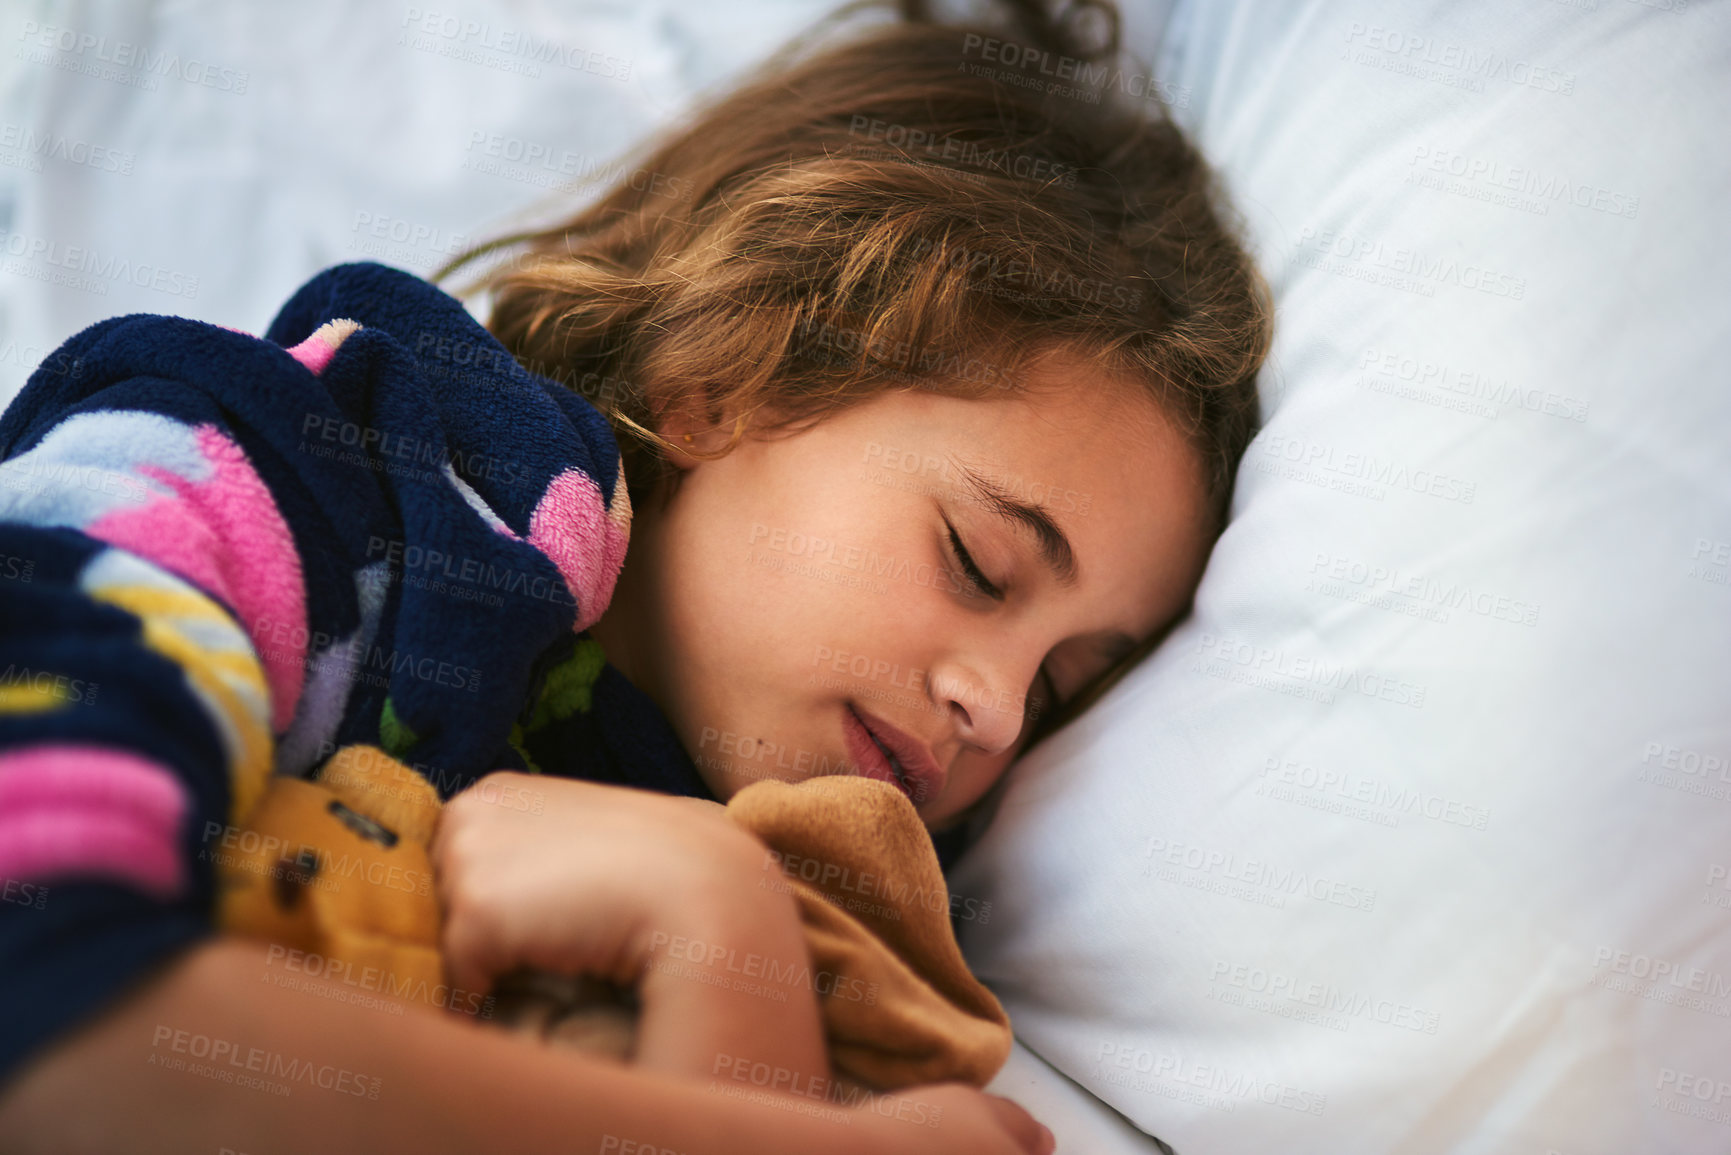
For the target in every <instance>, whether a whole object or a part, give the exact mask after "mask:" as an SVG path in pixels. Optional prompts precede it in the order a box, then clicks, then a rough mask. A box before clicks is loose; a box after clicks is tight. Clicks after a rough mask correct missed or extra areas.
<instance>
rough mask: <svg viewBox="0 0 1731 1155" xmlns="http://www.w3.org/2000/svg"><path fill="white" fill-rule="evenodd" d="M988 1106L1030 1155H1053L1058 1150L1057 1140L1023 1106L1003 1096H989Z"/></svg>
mask: <svg viewBox="0 0 1731 1155" xmlns="http://www.w3.org/2000/svg"><path fill="white" fill-rule="evenodd" d="M986 1105H987V1106H988V1107H990V1108H991V1109H992V1114H994V1115H996V1116H997V1117H998V1122H999V1123H1000V1124H1001V1125H1002V1126H1003V1128H1004V1130H1006V1131H1008V1132H1009V1133H1010V1137H1011V1138H1013V1139H1015V1141H1016V1143H1017V1144H1018V1145H1019V1146H1020V1147H1021V1148H1022V1150H1023V1151H1026V1152H1027V1153H1028V1155H1052V1153H1053V1152H1054V1151H1056V1150H1057V1149H1058V1140H1057V1138H1056V1137H1055V1136H1054V1135H1053V1134H1052V1132H1050V1131H1049V1130H1047V1129H1046V1128H1045V1126H1044V1125H1042V1124H1041V1123H1040V1121H1039V1120H1037V1119H1035V1118H1034V1117H1033V1116H1032V1115H1030V1114H1028V1112H1027V1111H1025V1110H1023V1109H1022V1106H1021V1104H1019V1103H1016V1102H1014V1101H1013V1100H1010V1099H1006V1098H1004V1097H1003V1096H1002V1095H987V1096H986Z"/></svg>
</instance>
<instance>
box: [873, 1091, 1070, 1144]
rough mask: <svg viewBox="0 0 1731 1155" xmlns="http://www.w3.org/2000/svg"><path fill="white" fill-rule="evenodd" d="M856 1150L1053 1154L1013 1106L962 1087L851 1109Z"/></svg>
mask: <svg viewBox="0 0 1731 1155" xmlns="http://www.w3.org/2000/svg"><path fill="white" fill-rule="evenodd" d="M856 1110H857V1111H858V1113H859V1115H860V1119H859V1122H860V1123H863V1124H864V1130H865V1132H866V1134H867V1135H868V1138H867V1140H866V1143H865V1145H864V1146H863V1148H862V1150H865V1151H873V1152H875V1151H880V1150H881V1151H882V1152H883V1153H884V1155H891V1153H893V1155H916V1153H918V1155H924V1153H927V1152H929V1153H931V1155H1053V1152H1054V1151H1055V1150H1056V1149H1057V1140H1056V1139H1055V1138H1054V1137H1053V1135H1052V1132H1051V1131H1049V1130H1047V1129H1046V1127H1045V1126H1044V1125H1043V1124H1041V1123H1040V1122H1039V1121H1038V1120H1037V1119H1035V1118H1034V1117H1033V1116H1032V1115H1030V1114H1028V1112H1027V1111H1025V1110H1024V1109H1023V1108H1022V1107H1021V1106H1020V1105H1019V1104H1018V1103H1016V1102H1015V1101H1013V1100H1010V1099H1006V1098H1004V1097H1003V1096H1002V1095H993V1094H989V1093H987V1092H985V1091H978V1090H975V1089H974V1088H973V1087H970V1086H968V1085H967V1084H966V1083H935V1084H930V1085H927V1086H923V1087H908V1088H905V1089H904V1090H900V1091H893V1092H891V1093H889V1094H887V1095H884V1096H882V1097H881V1098H879V1099H878V1101H877V1102H876V1104H875V1105H872V1106H865V1107H859V1108H857V1109H856Z"/></svg>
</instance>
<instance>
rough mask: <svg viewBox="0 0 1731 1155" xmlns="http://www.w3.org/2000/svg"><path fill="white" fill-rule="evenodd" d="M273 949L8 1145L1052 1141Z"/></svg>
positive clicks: (89, 1048)
mask: <svg viewBox="0 0 1731 1155" xmlns="http://www.w3.org/2000/svg"><path fill="white" fill-rule="evenodd" d="M265 949H266V948H264V947H263V946H260V945H256V944H250V943H245V942H240V941H235V940H215V941H211V942H208V943H205V944H203V945H201V946H198V947H195V948H193V949H191V950H189V951H187V952H185V953H184V954H182V955H180V956H178V957H177V958H176V959H175V961H174V962H172V963H171V964H170V965H169V966H168V967H167V968H166V969H165V970H164V971H163V972H162V973H160V974H159V975H157V976H156V977H155V978H153V979H152V980H151V981H150V982H148V983H147V984H146V985H145V986H144V987H143V988H141V989H140V990H138V991H137V992H135V993H134V994H133V995H132V996H131V997H129V998H127V999H126V1000H125V1001H123V1002H122V1003H120V1004H118V1005H117V1006H115V1007H113V1008H111V1009H110V1010H109V1011H107V1012H106V1013H104V1014H103V1015H101V1016H100V1017H98V1018H97V1019H96V1020H95V1021H94V1022H92V1023H91V1024H89V1025H88V1026H86V1027H85V1028H84V1029H83V1030H80V1031H79V1032H77V1033H75V1034H74V1035H72V1036H70V1037H68V1038H65V1039H62V1040H60V1041H59V1042H58V1043H57V1044H56V1045H55V1046H53V1047H52V1048H50V1049H49V1050H48V1051H47V1052H46V1053H44V1054H42V1055H40V1056H38V1058H37V1059H36V1060H35V1061H34V1062H33V1063H32V1064H30V1065H29V1066H27V1067H26V1068H25V1069H24V1070H23V1071H22V1072H21V1074H20V1077H19V1078H18V1079H17V1080H16V1081H15V1082H14V1083H13V1084H12V1085H11V1086H10V1087H9V1088H6V1089H5V1090H4V1092H3V1093H0V1135H3V1136H5V1140H4V1144H3V1145H4V1148H5V1150H7V1151H8V1152H20V1153H33V1152H53V1153H55V1155H69V1153H77V1152H97V1153H102V1155H107V1153H109V1152H113V1151H122V1150H124V1151H134V1152H155V1151H174V1152H185V1151H193V1150H204V1151H219V1150H221V1149H223V1148H230V1149H233V1150H237V1151H253V1152H284V1153H293V1152H306V1151H319V1152H331V1153H333V1155H341V1153H344V1152H354V1153H356V1155H363V1153H364V1155H375V1153H377V1152H389V1151H413V1152H415V1153H416V1155H436V1153H438V1152H479V1151H501V1150H508V1151H513V1152H525V1153H533V1152H539V1151H546V1152H554V1151H558V1152H569V1151H593V1152H609V1151H628V1150H636V1149H638V1148H637V1147H634V1146H626V1144H627V1143H631V1144H639V1145H642V1144H648V1147H647V1149H648V1150H656V1149H658V1148H659V1149H669V1150H673V1151H678V1152H681V1153H684V1155H778V1153H784V1152H785V1153H793V1152H813V1153H816V1152H822V1153H825V1155H829V1153H834V1155H853V1153H858V1155H867V1153H877V1155H890V1153H892V1152H893V1153H898V1155H899V1153H902V1152H908V1153H913V1155H920V1153H927V1152H929V1153H931V1155H938V1153H940V1152H943V1153H947V1155H1024V1153H1026V1152H1037V1151H1043V1150H1049V1147H1045V1146H1043V1138H1042V1137H1041V1136H1040V1128H1039V1127H1038V1125H1037V1124H1035V1123H1034V1122H1033V1120H1032V1119H1031V1118H1030V1117H1029V1116H1028V1115H1027V1114H1026V1112H1023V1111H1022V1110H1021V1109H1020V1108H1017V1107H1015V1106H1014V1105H1013V1104H1010V1103H1009V1102H1008V1101H1007V1100H1001V1099H997V1098H995V1097H992V1096H987V1095H984V1094H981V1093H980V1092H977V1091H974V1090H973V1089H972V1088H968V1087H963V1086H959V1085H946V1086H941V1087H930V1088H917V1089H915V1090H912V1091H909V1092H908V1093H907V1094H908V1096H909V1097H911V1098H915V1099H918V1100H920V1101H923V1102H924V1103H926V1104H927V1105H928V1106H931V1107H941V1108H942V1116H941V1120H940V1123H939V1125H938V1126H937V1127H935V1128H934V1127H929V1126H924V1125H919V1124H915V1123H912V1122H909V1121H906V1120H905V1119H897V1118H895V1117H894V1114H893V1113H884V1114H879V1113H876V1112H873V1111H870V1110H854V1111H850V1112H846V1113H845V1116H846V1119H847V1122H845V1123H844V1122H840V1121H838V1120H837V1119H835V1118H833V1117H832V1118H820V1117H816V1116H814V1115H813V1114H810V1113H807V1112H805V1111H802V1110H800V1109H799V1108H801V1107H810V1106H811V1104H810V1103H809V1102H807V1101H802V1100H797V1099H792V1098H784V1097H780V1096H764V1097H761V1098H770V1099H773V1100H775V1101H774V1102H773V1103H770V1102H764V1101H758V1102H748V1101H745V1100H743V1099H736V1098H729V1097H726V1096H724V1095H720V1094H714V1093H711V1092H710V1091H709V1090H708V1089H707V1088H706V1085H705V1083H703V1082H701V1081H698V1080H689V1079H677V1078H674V1077H670V1076H666V1075H661V1074H658V1073H654V1072H650V1071H646V1070H643V1069H641V1068H626V1067H619V1066H616V1065H613V1064H609V1063H606V1062H598V1061H591V1060H587V1059H585V1058H584V1057H583V1056H581V1055H576V1054H572V1053H570V1052H563V1051H556V1050H549V1049H547V1048H544V1047H539V1046H534V1045H530V1044H527V1043H525V1042H523V1041H521V1040H519V1039H517V1038H516V1037H514V1036H512V1035H509V1034H507V1033H505V1032H501V1031H494V1030H489V1029H487V1028H484V1027H480V1026H476V1025H473V1024H470V1023H467V1022H464V1021H461V1020H458V1019H456V1018H454V1017H450V1016H442V1015H433V1014H424V1013H409V1014H404V1015H402V1016H400V1017H398V1016H392V1015H386V1014H379V1013H377V1012H374V1011H371V1010H358V1009H355V1008H352V1007H345V1006H342V1005H339V1004H336V1003H333V1002H329V1001H327V1000H325V999H322V998H316V997H312V996H311V995H309V994H307V993H304V992H298V991H292V990H288V989H284V988H279V987H277V986H275V985H273V984H271V983H269V982H266V981H263V979H264V977H265V976H266V975H267V973H268V972H267V971H266V967H265ZM218 1048H220V1054H219V1053H218ZM255 1048H256V1051H255ZM195 1056H200V1057H195ZM257 1056H262V1057H257ZM177 1062H183V1063H184V1065H183V1066H179V1067H177V1066H175V1064H176V1063H177ZM230 1073H232V1075H233V1077H234V1079H235V1081H233V1082H230V1081H229V1074H230ZM248 1079H258V1080H262V1081H263V1084H264V1085H263V1086H255V1085H248V1084H247V1083H246V1082H245V1080H248ZM357 1079H358V1081H357ZM374 1080H376V1083H375V1082H374ZM270 1084H280V1085H285V1086H287V1087H288V1088H289V1093H288V1094H286V1095H285V1094H282V1092H281V1091H280V1089H274V1088H273V1087H272V1086H270ZM375 1085H376V1086H377V1088H378V1097H377V1098H376V1099H375V1098H372V1097H371V1096H372V1090H371V1089H372V1087H374V1086H375ZM356 1087H360V1088H362V1090H361V1093H358V1094H357V1093H355V1088H356ZM751 1090H753V1091H757V1090H758V1088H751ZM927 1114H928V1115H929V1112H927Z"/></svg>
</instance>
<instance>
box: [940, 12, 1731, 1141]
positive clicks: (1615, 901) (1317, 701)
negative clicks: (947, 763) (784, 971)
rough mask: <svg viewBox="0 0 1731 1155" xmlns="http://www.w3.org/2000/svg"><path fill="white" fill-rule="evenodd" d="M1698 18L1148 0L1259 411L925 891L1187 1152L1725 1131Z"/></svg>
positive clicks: (1720, 777)
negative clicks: (1135, 609)
mask: <svg viewBox="0 0 1731 1155" xmlns="http://www.w3.org/2000/svg"><path fill="white" fill-rule="evenodd" d="M1728 45H1731V8H1728V7H1727V6H1726V5H1725V4H1706V3H1702V2H1701V0H1642V2H1639V3H1637V2H1634V0H1576V2H1575V3H1568V4H1565V3H1552V4H1540V3H1530V4H1524V5H1520V6H1513V5H1503V4H1459V5H1456V4H1451V5H1446V6H1444V5H1433V4H1425V3H1418V2H1416V0H1400V2H1395V3H1375V4H1373V3H1369V2H1353V3H1339V2H1331V3H1326V4H1325V3H1292V2H1287V0H1278V2H1274V0H1269V2H1264V3H1255V2H1250V0H1241V2H1237V3H1231V2H1220V0H1209V2H1208V3H1180V4H1179V5H1178V7H1177V9H1176V11H1175V12H1174V14H1173V17H1172V21H1171V23H1170V24H1169V26H1168V27H1167V30H1166V35H1165V38H1164V41H1163V42H1162V44H1161V45H1160V46H1159V53H1158V59H1159V61H1160V64H1161V72H1162V74H1163V76H1164V78H1165V80H1166V81H1167V82H1168V84H1170V85H1173V86H1176V87H1177V88H1179V89H1181V90H1185V91H1187V92H1188V94H1189V99H1188V102H1187V103H1186V104H1185V105H1184V106H1183V107H1181V108H1180V109H1179V110H1178V116H1179V119H1180V120H1181V121H1182V122H1183V123H1184V124H1185V125H1186V127H1187V128H1189V129H1190V130H1191V131H1192V132H1193V133H1194V134H1195V137H1196V139H1197V140H1198V142H1199V143H1200V145H1201V146H1202V148H1203V150H1204V151H1205V152H1206V153H1207V154H1208V155H1209V156H1210V157H1211V159H1212V160H1213V161H1214V162H1216V164H1217V165H1218V167H1219V168H1220V169H1221V171H1222V172H1223V174H1224V176H1225V178H1226V180H1227V182H1228V185H1229V187H1230V191H1231V193H1232V194H1233V196H1234V198H1235V200H1236V202H1237V204H1238V205H1239V206H1241V208H1242V210H1243V211H1244V213H1245V215H1246V217H1247V218H1248V222H1249V226H1250V231H1251V233H1252V237H1253V242H1254V245H1255V247H1256V249H1257V250H1258V256H1259V261H1260V262H1261V264H1262V266H1263V268H1264V269H1265V270H1266V271H1267V273H1268V275H1269V277H1270V280H1271V283H1272V285H1273V288H1274V292H1275V296H1276V299H1277V302H1278V308H1279V319H1278V335H1277V341H1276V346H1275V350H1274V354H1273V357H1272V360H1271V362H1270V365H1269V368H1268V371H1267V372H1266V374H1265V375H1264V378H1263V385H1264V413H1265V415H1266V426H1265V428H1264V430H1263V432H1262V434H1261V435H1260V436H1259V437H1258V438H1257V440H1256V442H1255V443H1254V444H1253V445H1252V446H1251V449H1250V452H1249V454H1248V455H1247V457H1246V460H1245V463H1244V465H1243V467H1242V469H1241V470H1240V472H1239V487H1238V490H1237V495H1236V500H1235V503H1234V514H1233V520H1232V523H1231V526H1230V528H1229V529H1228V530H1227V532H1226V534H1225V536H1224V537H1223V539H1222V540H1221V542H1220V544H1219V547H1218V549H1217V550H1216V552H1215V554H1214V556H1213V559H1212V561H1211V563H1210V565H1209V568H1208V571H1207V575H1206V577H1205V579H1204V581H1203V583H1202V587H1201V590H1200V593H1199V595H1198V598H1197V605H1196V613H1195V615H1194V617H1193V618H1192V619H1191V620H1189V621H1188V622H1187V623H1186V624H1185V625H1184V626H1182V627H1181V628H1180V630H1179V631H1178V632H1177V633H1175V635H1174V636H1173V637H1172V638H1171V639H1170V640H1169V641H1168V642H1167V644H1166V645H1165V646H1164V647H1163V648H1162V649H1161V650H1160V651H1159V652H1158V653H1157V654H1156V655H1154V657H1153V658H1152V659H1151V660H1150V661H1149V662H1148V663H1146V664H1145V665H1144V666H1143V667H1142V668H1140V669H1139V670H1138V671H1137V672H1136V673H1135V674H1134V675H1133V676H1131V677H1130V678H1128V679H1127V680H1126V681H1125V682H1124V683H1122V684H1121V685H1120V686H1119V687H1117V688H1116V689H1115V690H1114V691H1113V692H1112V693H1110V694H1109V695H1108V696H1107V697H1106V698H1105V699H1104V700H1103V701H1102V702H1101V703H1100V704H1099V705H1098V707H1097V708H1096V709H1095V711H1094V712H1093V713H1092V714H1090V715H1087V716H1085V717H1084V718H1083V719H1082V720H1080V721H1079V722H1078V723H1077V724H1076V725H1074V726H1072V727H1071V728H1070V729H1068V730H1067V731H1065V732H1061V733H1060V734H1058V735H1056V736H1055V737H1054V738H1053V739H1052V740H1051V741H1050V742H1049V743H1048V744H1047V745H1045V746H1044V747H1042V748H1039V749H1037V750H1036V751H1035V752H1034V753H1033V754H1032V755H1031V756H1030V757H1029V758H1028V759H1027V760H1026V761H1025V762H1024V763H1023V764H1022V765H1021V766H1019V767H1018V768H1017V770H1016V771H1015V772H1014V777H1013V782H1012V785H1011V787H1010V789H1009V790H1008V791H1007V793H1006V795H1005V798H1004V801H1003V804H1002V806H1001V808H1000V810H999V812H998V814H997V817H996V819H995V821H994V823H993V825H992V826H991V827H990V829H989V831H988V833H987V834H986V836H985V838H984V840H983V841H982V842H981V844H980V845H979V846H978V847H977V848H976V850H975V851H974V852H973V853H972V854H971V855H970V856H969V857H968V858H967V859H966V860H965V862H964V863H963V864H962V866H961V868H960V871H959V873H958V875H957V876H956V879H955V885H956V887H957V889H958V890H959V891H960V892H961V893H964V894H967V895H970V896H973V897H975V898H977V899H979V900H982V901H990V902H991V904H992V907H991V909H992V917H991V919H990V920H989V922H987V923H985V924H984V925H982V924H980V923H979V922H977V921H975V922H969V923H965V924H964V945H965V947H966V949H967V952H968V957H969V958H970V960H971V961H972V963H973V964H974V965H975V967H976V968H977V969H978V970H979V972H980V973H981V975H982V977H984V978H985V979H986V980H987V981H988V982H989V983H990V984H991V985H992V986H993V988H994V989H995V990H996V991H997V992H998V994H999V995H1000V996H1001V997H1002V998H1003V999H1004V1002H1005V1004H1006V1006H1007V1007H1008V1009H1009V1010H1010V1012H1011V1014H1012V1016H1013V1017H1014V1020H1015V1023H1016V1026H1017V1028H1018V1033H1019V1034H1020V1036H1021V1038H1022V1040H1023V1041H1024V1042H1025V1043H1026V1044H1027V1045H1028V1046H1030V1047H1031V1048H1032V1049H1033V1050H1034V1051H1036V1052H1037V1053H1038V1054H1039V1055H1040V1056H1041V1057H1043V1058H1044V1059H1045V1060H1046V1061H1048V1062H1050V1063H1051V1064H1052V1065H1054V1066H1055V1067H1057V1068H1058V1069H1060V1070H1062V1071H1063V1072H1064V1073H1066V1074H1067V1075H1069V1076H1070V1077H1071V1078H1074V1079H1076V1080H1077V1081H1079V1082H1080V1083H1082V1084H1083V1085H1084V1086H1086V1087H1087V1088H1089V1089H1090V1090H1092V1091H1093V1092H1094V1093H1095V1094H1097V1095H1099V1096H1100V1097H1101V1098H1103V1099H1104V1100H1106V1101H1107V1102H1108V1103H1110V1104H1111V1105H1112V1106H1113V1107H1115V1108H1117V1109H1118V1110H1120V1111H1122V1112H1123V1113H1124V1114H1125V1115H1127V1116H1128V1117H1129V1118H1130V1119H1132V1120H1133V1121H1134V1122H1135V1123H1137V1124H1138V1125H1139V1126H1140V1127H1142V1128H1143V1129H1145V1130H1146V1131H1148V1132H1150V1133H1153V1134H1156V1135H1158V1136H1160V1137H1161V1138H1162V1139H1165V1140H1167V1141H1169V1142H1171V1143H1173V1144H1174V1145H1175V1146H1176V1147H1177V1149H1178V1150H1179V1151H1181V1152H1187V1153H1193V1152H1210V1151H1217V1152H1243V1151H1262V1150H1280V1151H1283V1152H1289V1151H1291V1152H1305V1151H1316V1152H1330V1153H1338V1152H1354V1153H1360V1152H1378V1151H1386V1152H1395V1151H1399V1152H1403V1153H1406V1152H1426V1151H1466V1152H1503V1151H1507V1152H1534V1153H1541V1155H1542V1153H1544V1152H1552V1151H1554V1152H1567V1153H1569V1155H1575V1153H1577V1152H1607V1153H1608V1152H1618V1153H1626V1152H1634V1151H1642V1152H1655V1151H1690V1152H1695V1151H1708V1150H1716V1151H1723V1150H1726V1149H1731V1045H1728V1042H1731V1017H1728V1016H1731V870H1728V867H1731V585H1728V577H1731V388H1728V386H1731V382H1728V380H1727V375H1726V372H1725V369H1724V365H1725V363H1726V359H1727V356H1728V355H1731V274H1728V272H1727V267H1728V264H1731V213H1728V212H1727V201H1726V197H1727V194H1728V193H1731V158H1728V153H1727V150H1726V148H1725V146H1724V143H1723V139H1724V129H1723V125H1722V121H1723V118H1724V116H1725V113H1726V110H1727V109H1731V67H1728V62H1727V54H1726V48H1727V46H1728ZM1150 47H1151V46H1150V45H1147V44H1144V45H1143V46H1142V48H1143V51H1144V52H1148V51H1149V49H1150Z"/></svg>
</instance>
